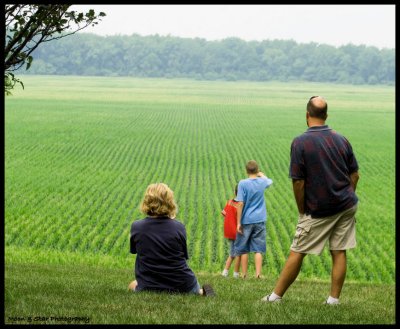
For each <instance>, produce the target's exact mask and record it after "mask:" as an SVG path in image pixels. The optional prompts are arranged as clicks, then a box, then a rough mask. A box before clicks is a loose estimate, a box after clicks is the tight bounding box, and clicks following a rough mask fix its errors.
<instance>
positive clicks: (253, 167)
mask: <svg viewBox="0 0 400 329" xmlns="http://www.w3.org/2000/svg"><path fill="white" fill-rule="evenodd" d="M259 171H260V170H258V164H257V162H256V161H254V160H250V161H249V162H247V164H246V172H247V173H248V174H253V175H254V174H257V173H258V172H259Z"/></svg>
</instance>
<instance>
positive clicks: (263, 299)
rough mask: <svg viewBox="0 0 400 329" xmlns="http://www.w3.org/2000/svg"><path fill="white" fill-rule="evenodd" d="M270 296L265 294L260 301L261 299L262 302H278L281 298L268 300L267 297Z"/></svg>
mask: <svg viewBox="0 0 400 329" xmlns="http://www.w3.org/2000/svg"><path fill="white" fill-rule="evenodd" d="M270 296H271V295H267V296H265V297H263V298H261V301H262V302H268V303H280V302H281V301H282V298H277V299H275V300H269V297H270Z"/></svg>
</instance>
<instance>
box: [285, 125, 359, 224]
mask: <svg viewBox="0 0 400 329" xmlns="http://www.w3.org/2000/svg"><path fill="white" fill-rule="evenodd" d="M356 171H358V164H357V160H356V157H355V155H354V153H353V149H352V147H351V145H350V142H349V141H348V140H347V139H346V138H345V137H344V136H342V135H340V134H339V133H337V132H336V131H334V130H332V129H331V128H329V127H328V126H327V125H324V126H314V127H310V128H308V129H307V131H306V132H305V133H303V134H302V135H300V136H298V137H296V138H295V139H294V140H293V142H292V145H291V151H290V170H289V177H291V178H292V179H303V180H304V193H305V195H304V199H305V200H304V202H305V213H306V214H311V216H314V217H326V216H331V215H334V214H337V213H339V212H341V211H344V210H346V209H348V208H351V207H352V206H354V205H355V204H356V203H357V201H358V198H357V196H356V194H355V192H354V189H353V188H352V186H351V180H350V174H351V173H353V172H356Z"/></svg>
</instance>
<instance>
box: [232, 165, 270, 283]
mask: <svg viewBox="0 0 400 329" xmlns="http://www.w3.org/2000/svg"><path fill="white" fill-rule="evenodd" d="M246 172H247V175H248V178H247V179H242V180H241V181H240V182H239V185H238V194H237V197H236V201H238V206H237V232H238V234H237V235H236V241H235V253H236V254H237V255H241V265H242V273H243V278H246V277H247V267H248V261H249V255H248V254H249V253H250V252H254V253H255V254H254V262H255V267H256V278H260V276H261V267H262V254H264V253H265V251H266V241H265V238H266V227H265V224H266V221H267V208H266V205H265V199H264V191H265V189H266V188H267V187H269V186H271V184H272V179H270V178H268V177H267V176H265V175H264V174H263V173H262V172H260V170H259V168H258V164H257V162H256V161H254V160H250V161H249V162H247V164H246Z"/></svg>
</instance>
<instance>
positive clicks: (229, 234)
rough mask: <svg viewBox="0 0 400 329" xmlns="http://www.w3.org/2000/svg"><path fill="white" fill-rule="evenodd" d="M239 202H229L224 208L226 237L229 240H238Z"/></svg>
mask: <svg viewBox="0 0 400 329" xmlns="http://www.w3.org/2000/svg"><path fill="white" fill-rule="evenodd" d="M236 205H237V202H236V201H234V200H229V201H228V202H227V203H226V205H225V208H224V211H225V219H224V237H225V238H227V239H232V240H236V227H237V221H236V213H237V208H236Z"/></svg>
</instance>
